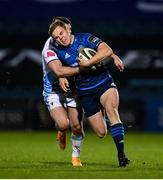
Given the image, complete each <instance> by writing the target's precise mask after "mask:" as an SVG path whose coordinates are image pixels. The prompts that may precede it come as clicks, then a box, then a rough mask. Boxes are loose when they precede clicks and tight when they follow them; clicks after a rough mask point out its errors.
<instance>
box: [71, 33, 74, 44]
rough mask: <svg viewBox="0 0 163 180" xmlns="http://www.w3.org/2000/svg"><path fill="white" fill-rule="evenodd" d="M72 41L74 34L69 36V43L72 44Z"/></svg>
mask: <svg viewBox="0 0 163 180" xmlns="http://www.w3.org/2000/svg"><path fill="white" fill-rule="evenodd" d="M73 42H74V35H71V36H70V44H72V43H73Z"/></svg>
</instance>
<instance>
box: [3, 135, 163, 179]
mask: <svg viewBox="0 0 163 180" xmlns="http://www.w3.org/2000/svg"><path fill="white" fill-rule="evenodd" d="M55 139H56V132H0V178H17V179H18V178H30V179H32V178H39V179H41V178H45V179H48V178H53V179H60V178H69V179H73V178H75V179H80V178H93V179H96V178H98V179H103V178H106V179H109V178H112V179H113V178H118V179H120V178H125V179H127V178H130V179H132V178H151V179H153V178H155V179H156V178H163V134H145V133H126V136H125V142H126V151H127V154H128V156H129V158H130V159H131V164H130V165H129V166H128V167H126V168H119V167H118V163H117V157H116V154H117V153H116V150H115V146H114V143H113V141H112V139H111V135H110V134H109V135H108V136H107V137H105V138H104V139H99V138H98V137H96V136H95V135H94V134H92V133H86V137H85V140H84V144H83V149H82V153H81V159H82V162H83V167H76V168H74V167H72V166H71V163H70V161H71V145H70V134H68V137H67V148H66V150H65V151H60V150H59V149H58V147H57V145H56V141H55Z"/></svg>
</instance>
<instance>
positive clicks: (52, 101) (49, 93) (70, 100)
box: [42, 17, 83, 166]
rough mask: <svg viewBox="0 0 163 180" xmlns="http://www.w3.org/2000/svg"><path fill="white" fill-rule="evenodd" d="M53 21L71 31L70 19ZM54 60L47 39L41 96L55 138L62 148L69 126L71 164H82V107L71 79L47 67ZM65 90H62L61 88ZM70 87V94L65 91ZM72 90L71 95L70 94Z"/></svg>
mask: <svg viewBox="0 0 163 180" xmlns="http://www.w3.org/2000/svg"><path fill="white" fill-rule="evenodd" d="M54 21H55V22H58V21H59V22H60V21H61V22H62V23H64V24H65V27H66V28H67V30H68V31H71V25H70V21H69V20H68V19H66V18H62V17H56V18H55V19H54ZM53 60H55V53H54V52H53V51H52V50H51V47H50V44H49V41H47V42H46V43H45V46H44V48H43V51H42V64H43V74H44V75H43V82H44V90H43V96H44V101H45V103H46V105H47V108H48V110H49V112H50V115H51V117H52V119H53V120H54V122H55V124H56V126H57V128H58V133H57V140H58V143H59V146H60V148H61V149H62V150H64V149H65V147H66V129H68V128H69V126H71V129H72V134H71V141H72V165H73V166H82V164H81V161H80V148H81V145H82V141H83V131H82V108H81V107H80V105H79V103H78V100H77V98H76V94H75V92H74V91H73V89H74V88H73V86H74V85H73V80H72V79H69V81H68V79H67V78H58V77H57V76H56V75H55V74H54V73H53V72H52V71H51V70H50V68H49V65H48V64H49V63H50V62H51V63H52V62H53ZM61 88H62V89H63V90H64V91H65V92H66V93H65V92H64V91H63V90H62V89H61ZM70 88H72V91H71V94H70V93H67V91H68V92H69V91H70ZM72 92H73V95H72Z"/></svg>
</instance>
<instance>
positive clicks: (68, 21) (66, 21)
mask: <svg viewBox="0 0 163 180" xmlns="http://www.w3.org/2000/svg"><path fill="white" fill-rule="evenodd" d="M54 21H62V22H64V23H66V24H71V21H70V20H69V19H68V18H66V17H63V16H56V17H55V18H53V21H52V22H54Z"/></svg>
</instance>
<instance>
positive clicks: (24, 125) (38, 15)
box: [0, 0, 163, 131]
mask: <svg viewBox="0 0 163 180" xmlns="http://www.w3.org/2000/svg"><path fill="white" fill-rule="evenodd" d="M55 16H66V17H68V18H70V19H71V21H72V25H73V30H74V31H75V32H90V33H92V34H94V35H96V36H98V37H99V38H101V39H102V40H104V41H105V42H106V43H108V45H110V46H111V47H112V48H113V50H114V51H115V52H116V53H117V54H118V55H119V56H120V57H121V58H122V60H123V62H124V64H125V66H126V68H125V71H124V72H123V73H119V72H118V71H117V70H116V69H115V68H114V66H113V64H112V63H109V64H108V66H109V69H110V72H111V74H112V75H113V77H114V80H115V82H116V84H117V86H118V89H119V93H120V107H119V111H120V115H121V119H122V121H123V123H124V124H125V126H126V128H128V129H129V130H133V131H134V130H140V131H163V25H162V19H163V0H148V1H147V0H124V1H121V0H94V1H87V0H27V1H19V0H15V1H13V0H1V1H0V42H1V43H0V128H1V129H35V130H36V129H51V128H55V127H54V123H52V121H51V119H50V117H49V114H48V111H47V109H46V107H45V105H44V103H43V99H42V67H41V50H42V47H43V45H44V43H45V41H46V39H47V38H48V34H47V31H48V27H49V24H50V23H51V20H52V19H53V17H55ZM85 128H88V125H87V123H86V127H85Z"/></svg>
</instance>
